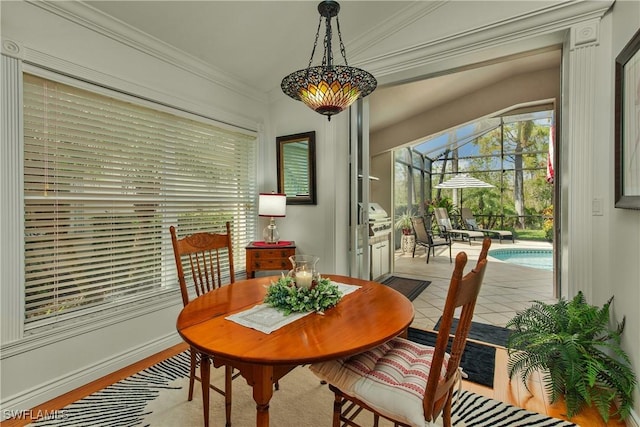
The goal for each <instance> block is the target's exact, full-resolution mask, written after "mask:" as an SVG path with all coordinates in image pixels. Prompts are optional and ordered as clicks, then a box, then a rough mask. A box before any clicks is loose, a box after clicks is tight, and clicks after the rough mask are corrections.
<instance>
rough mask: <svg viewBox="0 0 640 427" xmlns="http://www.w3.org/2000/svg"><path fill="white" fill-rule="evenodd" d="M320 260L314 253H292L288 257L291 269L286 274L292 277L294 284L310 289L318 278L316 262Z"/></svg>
mask: <svg viewBox="0 0 640 427" xmlns="http://www.w3.org/2000/svg"><path fill="white" fill-rule="evenodd" d="M319 260H320V258H319V257H317V256H314V255H294V256H290V257H289V261H291V265H292V266H293V269H292V270H291V271H289V274H288V276H289V277H291V278H292V279H293V281H294V282H295V284H296V286H297V287H298V288H301V289H310V288H312V287H314V286H315V285H316V284H317V283H318V280H320V273H319V272H318V270H317V269H316V264H317V263H318V261H319Z"/></svg>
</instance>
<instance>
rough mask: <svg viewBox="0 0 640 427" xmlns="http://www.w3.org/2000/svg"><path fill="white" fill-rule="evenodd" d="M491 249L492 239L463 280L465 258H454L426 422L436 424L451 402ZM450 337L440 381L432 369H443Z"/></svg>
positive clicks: (428, 391)
mask: <svg viewBox="0 0 640 427" xmlns="http://www.w3.org/2000/svg"><path fill="white" fill-rule="evenodd" d="M490 246H491V239H488V238H487V239H484V241H483V243H482V250H481V253H480V257H479V258H478V262H477V264H476V266H475V267H474V268H473V270H471V271H470V272H469V273H467V274H466V275H464V276H463V271H464V267H465V265H466V263H467V254H466V253H464V252H460V253H458V255H457V256H456V261H455V268H454V271H453V274H452V276H451V282H450V285H449V291H448V293H447V299H446V302H445V305H444V309H443V311H442V318H441V320H440V327H439V330H438V336H437V338H436V345H435V348H434V354H433V359H432V363H431V368H432V369H431V370H430V371H429V378H428V380H427V386H426V389H425V398H424V410H425V419H426V420H435V419H436V417H437V416H438V415H439V414H440V413H441V412H442V410H443V409H444V408H445V406H446V404H447V399H451V392H452V390H453V386H454V385H455V382H456V380H457V379H458V375H459V374H458V369H459V367H460V361H461V359H462V353H463V352H464V348H465V345H466V342H467V336H468V335H469V330H470V329H471V320H472V318H473V312H474V309H475V305H476V301H477V298H478V294H479V292H480V287H481V285H482V281H483V278H484V272H485V269H486V266H487V259H486V258H487V253H488V250H489V247H490ZM454 315H455V316H459V319H458V323H457V325H456V326H455V328H453V330H452V326H453V324H454ZM450 336H453V342H452V343H451V347H450V349H449V351H448V352H449V360H448V361H447V363H446V374H445V377H444V379H442V378H441V372H440V369H434V367H438V366H443V363H444V359H445V354H446V353H447V346H448V344H449V339H450ZM449 405H450V404H449ZM449 409H450V406H449Z"/></svg>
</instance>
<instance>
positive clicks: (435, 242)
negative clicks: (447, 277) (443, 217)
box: [411, 216, 453, 264]
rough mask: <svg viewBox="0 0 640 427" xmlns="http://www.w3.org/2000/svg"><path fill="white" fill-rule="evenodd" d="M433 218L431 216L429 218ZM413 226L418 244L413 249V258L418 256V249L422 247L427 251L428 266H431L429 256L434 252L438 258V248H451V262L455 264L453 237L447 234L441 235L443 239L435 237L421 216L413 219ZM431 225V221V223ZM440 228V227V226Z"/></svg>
mask: <svg viewBox="0 0 640 427" xmlns="http://www.w3.org/2000/svg"><path fill="white" fill-rule="evenodd" d="M429 218H431V216H429ZM411 223H412V224H413V231H414V232H415V235H416V244H415V246H414V247H413V257H415V256H416V247H417V246H422V247H424V248H425V249H426V250H427V264H429V255H430V254H431V252H433V256H436V247H438V246H449V262H450V263H451V262H453V258H452V257H451V236H449V234H447V233H446V232H444V233H441V236H442V237H435V236H434V234H433V231H432V230H431V227H430V226H429V227H427V225H426V224H425V221H424V218H423V217H421V216H417V217H413V218H411ZM429 224H431V221H429ZM438 227H439V226H438Z"/></svg>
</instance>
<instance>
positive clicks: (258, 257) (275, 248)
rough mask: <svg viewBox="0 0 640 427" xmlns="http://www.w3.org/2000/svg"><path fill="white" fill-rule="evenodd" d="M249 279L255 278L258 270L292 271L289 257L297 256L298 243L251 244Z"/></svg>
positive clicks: (247, 252) (248, 256)
mask: <svg viewBox="0 0 640 427" xmlns="http://www.w3.org/2000/svg"><path fill="white" fill-rule="evenodd" d="M245 249H246V256H247V279H251V278H253V277H255V273H256V271H257V270H291V269H292V268H293V266H292V265H291V261H289V257H290V256H293V255H295V254H296V242H294V241H280V242H278V243H275V244H269V243H265V242H251V243H249V245H247V247H246V248H245Z"/></svg>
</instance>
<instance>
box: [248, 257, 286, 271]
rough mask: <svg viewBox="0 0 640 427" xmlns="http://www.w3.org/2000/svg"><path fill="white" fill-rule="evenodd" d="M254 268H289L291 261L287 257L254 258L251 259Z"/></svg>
mask: <svg viewBox="0 0 640 427" xmlns="http://www.w3.org/2000/svg"><path fill="white" fill-rule="evenodd" d="M253 266H254V269H255V270H290V269H291V263H290V262H289V260H288V259H281V258H278V259H264V258H263V259H258V257H256V259H255V260H254V261H253Z"/></svg>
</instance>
